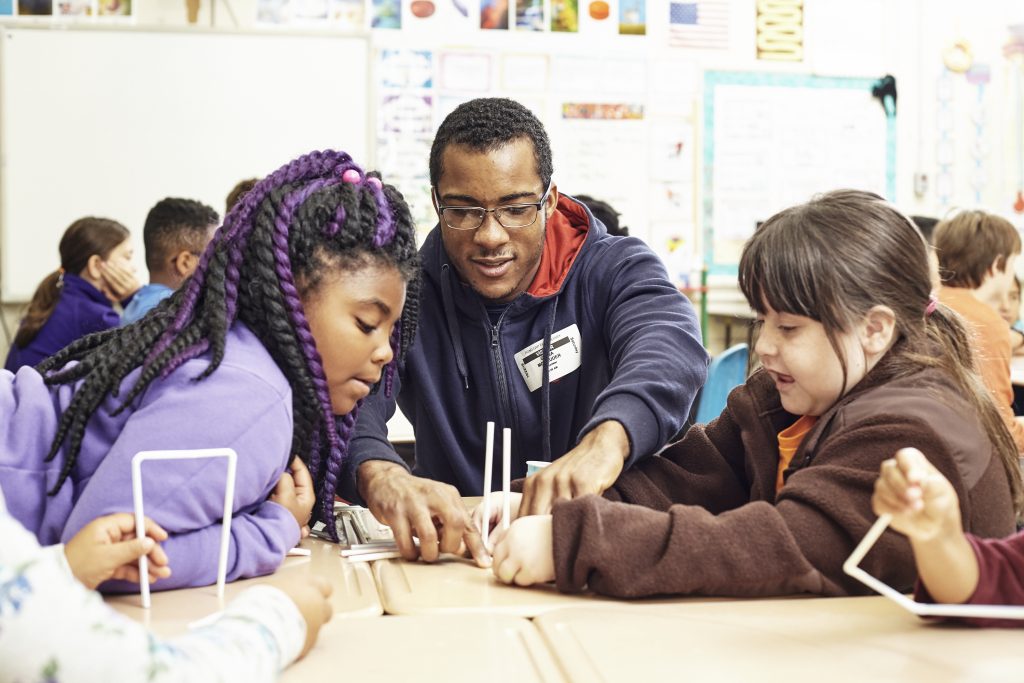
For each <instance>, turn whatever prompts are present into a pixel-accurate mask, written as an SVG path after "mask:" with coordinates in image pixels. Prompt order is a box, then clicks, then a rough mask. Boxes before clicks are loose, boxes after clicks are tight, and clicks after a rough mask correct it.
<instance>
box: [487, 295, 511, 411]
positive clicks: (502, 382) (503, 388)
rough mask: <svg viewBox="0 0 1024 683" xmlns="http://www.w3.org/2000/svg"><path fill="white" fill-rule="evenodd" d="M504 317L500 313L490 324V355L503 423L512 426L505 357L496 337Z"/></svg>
mask: <svg viewBox="0 0 1024 683" xmlns="http://www.w3.org/2000/svg"><path fill="white" fill-rule="evenodd" d="M504 319H505V314H504V313H502V314H501V316H500V317H499V318H498V322H496V323H495V324H494V325H492V326H491V357H492V358H493V359H494V366H495V374H497V376H498V398H499V399H501V412H502V414H503V416H504V418H505V424H507V425H508V426H510V427H511V426H512V410H511V408H510V406H509V403H508V380H507V379H506V377H505V359H504V358H503V357H502V355H501V344H500V343H499V339H498V332H499V329H500V328H501V321H502V320H504Z"/></svg>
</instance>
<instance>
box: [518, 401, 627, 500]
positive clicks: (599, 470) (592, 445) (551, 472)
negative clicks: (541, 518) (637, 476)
mask: <svg viewBox="0 0 1024 683" xmlns="http://www.w3.org/2000/svg"><path fill="white" fill-rule="evenodd" d="M628 456H629V437H628V436H627V435H626V430H625V428H624V427H623V426H622V424H621V423H619V422H617V421H615V420H608V421H607V422H602V423H601V424H599V425H598V426H597V427H594V429H592V430H590V431H589V432H587V435H586V436H584V437H583V439H582V440H581V441H580V443H579V445H577V446H576V448H574V449H572V450H571V451H569V452H568V453H566V454H565V455H563V456H562V457H561V458H559V459H558V460H555V461H554V462H553V463H551V465H550V466H548V467H545V468H544V469H542V470H541V471H540V472H537V473H536V474H533V475H531V476H529V477H527V478H526V481H525V482H524V483H523V502H522V504H521V505H520V507H519V514H520V515H547V514H550V513H551V506H552V505H554V503H555V501H556V500H563V499H564V500H568V499H571V498H579V497H580V496H585V495H588V494H591V493H597V494H600V493H603V492H604V491H605V489H607V488H608V487H609V486H611V485H612V484H614V483H615V480H616V479H618V478H619V475H620V474H621V473H622V464H623V463H624V462H625V461H626V458H627V457H628Z"/></svg>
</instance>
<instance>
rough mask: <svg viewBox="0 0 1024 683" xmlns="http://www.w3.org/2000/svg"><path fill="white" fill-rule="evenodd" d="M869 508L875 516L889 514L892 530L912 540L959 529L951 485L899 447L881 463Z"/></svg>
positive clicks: (957, 506) (920, 457)
mask: <svg viewBox="0 0 1024 683" xmlns="http://www.w3.org/2000/svg"><path fill="white" fill-rule="evenodd" d="M871 505H872V507H873V508H874V511H875V514H878V515H881V514H883V513H888V514H890V515H892V523H891V526H892V528H894V529H895V530H896V531H899V532H900V533H903V534H906V535H907V536H908V537H910V538H911V539H912V540H915V541H929V540H932V539H935V538H938V537H940V536H943V535H954V534H957V533H960V532H961V529H962V527H961V522H960V503H959V500H958V499H957V495H956V491H955V490H954V489H953V485H952V484H950V483H949V481H948V480H947V479H946V478H945V477H944V476H942V473H941V472H939V471H938V470H937V469H935V467H933V466H932V464H931V463H930V462H928V460H927V459H926V458H925V457H924V454H922V453H921V451H919V450H917V449H916V448H902V449H900V450H899V451H898V452H897V453H896V457H895V458H892V459H890V460H886V461H885V462H883V463H882V473H881V476H879V477H878V480H877V481H876V482H875V494H874V496H873V497H872V499H871Z"/></svg>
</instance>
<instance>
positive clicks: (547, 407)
mask: <svg viewBox="0 0 1024 683" xmlns="http://www.w3.org/2000/svg"><path fill="white" fill-rule="evenodd" d="M557 312H558V295H557V294H556V295H555V298H554V300H553V301H552V302H551V315H550V316H548V325H547V327H546V328H545V329H544V350H543V353H544V365H543V366H541V390H540V392H541V393H540V410H541V428H542V429H543V444H544V450H543V454H544V462H551V380H550V377H549V375H550V368H549V367H548V366H549V363H550V360H551V335H552V334H554V331H555V313H557Z"/></svg>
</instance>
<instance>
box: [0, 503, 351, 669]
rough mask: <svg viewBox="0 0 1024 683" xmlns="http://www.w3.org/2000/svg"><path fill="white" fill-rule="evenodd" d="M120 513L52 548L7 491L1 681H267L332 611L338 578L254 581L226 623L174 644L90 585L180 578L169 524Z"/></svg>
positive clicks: (1, 515) (1, 533) (1, 519)
mask: <svg viewBox="0 0 1024 683" xmlns="http://www.w3.org/2000/svg"><path fill="white" fill-rule="evenodd" d="M146 529H147V536H146V537H145V538H142V539H138V538H135V534H134V531H135V519H134V517H133V516H132V515H131V514H128V513H119V514H116V515H109V516H106V517H101V518H99V519H96V520H93V521H92V522H90V523H89V524H88V525H86V526H85V527H84V528H83V529H82V530H81V531H79V532H78V533H77V534H75V536H73V537H72V538H71V539H70V540H69V541H68V542H67V544H66V545H55V546H50V547H42V546H40V545H39V542H38V541H36V538H35V536H33V535H32V534H31V533H30V532H29V531H27V530H26V529H25V528H24V527H22V526H21V525H20V524H19V523H18V522H17V521H16V520H15V519H14V518H12V517H11V516H10V515H9V514H8V512H7V508H6V506H5V505H4V497H3V492H2V491H0V538H2V539H3V543H2V544H0V681H4V682H6V681H57V680H59V681H61V682H62V683H78V682H91V681H119V682H121V683H135V682H136V681H138V682H140V683H141V682H143V681H146V682H148V683H166V682H170V681H182V682H184V681H207V680H217V681H222V682H223V683H232V682H235V681H237V682H239V683H241V682H242V681H246V682H250V681H252V682H263V681H267V682H269V681H273V680H276V679H277V674H278V673H280V671H281V670H282V669H284V668H285V667H286V666H288V665H289V664H290V663H291V662H293V661H294V660H295V659H297V658H299V657H302V656H303V655H304V654H305V653H306V652H308V651H309V648H310V647H311V646H312V645H313V643H314V642H315V641H316V637H317V634H318V633H319V631H320V627H321V625H323V624H324V623H325V622H326V621H328V620H329V619H330V618H331V606H330V603H329V602H328V601H327V597H328V596H329V595H330V592H331V591H330V586H329V585H328V584H327V583H326V582H325V581H323V579H319V578H318V579H317V580H315V581H313V582H311V583H293V584H291V585H288V584H284V583H279V584H277V585H276V586H274V585H261V586H258V587H255V588H250V589H248V590H247V591H245V592H244V593H242V594H241V595H239V596H238V598H236V599H235V600H233V601H232V602H231V603H230V604H229V605H228V606H227V608H226V609H225V610H224V612H223V613H221V615H220V616H219V617H217V619H216V621H214V622H212V623H210V624H208V625H205V626H203V627H201V628H198V629H195V630H191V631H189V632H188V633H187V634H185V635H182V636H179V637H177V638H173V639H170V640H162V639H160V638H158V637H157V636H155V635H153V634H152V633H150V632H149V631H148V630H147V629H146V628H145V627H144V626H143V625H142V624H139V623H138V622H135V621H133V620H131V619H129V618H128V617H126V616H124V615H121V614H118V613H117V612H115V611H114V610H113V609H112V608H110V607H109V606H107V605H106V604H104V602H103V600H102V599H101V598H100V596H99V595H98V594H96V593H94V592H92V591H91V590H90V589H92V588H94V587H95V586H96V585H97V584H99V583H100V582H102V581H105V580H107V579H110V578H126V579H130V580H138V566H137V564H136V562H137V560H138V559H139V557H140V556H142V555H144V554H148V555H149V559H150V578H151V580H157V581H158V580H160V579H161V578H163V577H166V576H168V575H169V573H170V572H169V569H168V568H167V565H166V562H167V557H166V555H164V554H163V552H162V551H161V549H160V546H159V545H158V544H157V542H158V541H161V540H164V539H166V538H167V532H166V531H164V530H163V529H162V528H160V527H159V526H157V525H156V524H154V523H153V522H152V521H151V520H148V519H147V520H146Z"/></svg>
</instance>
